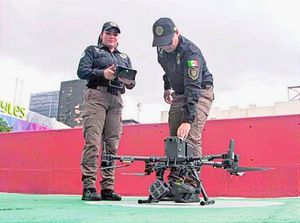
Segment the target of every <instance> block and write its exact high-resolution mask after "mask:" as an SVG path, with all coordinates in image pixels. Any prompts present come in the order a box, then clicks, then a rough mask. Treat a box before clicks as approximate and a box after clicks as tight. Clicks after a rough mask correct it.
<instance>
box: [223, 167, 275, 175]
mask: <svg viewBox="0 0 300 223" xmlns="http://www.w3.org/2000/svg"><path fill="white" fill-rule="evenodd" d="M269 169H271V168H263V167H242V166H238V167H234V168H228V169H226V170H227V171H228V172H229V173H230V174H234V175H242V174H243V173H244V172H248V171H265V170H269ZM241 173H242V174H241Z"/></svg>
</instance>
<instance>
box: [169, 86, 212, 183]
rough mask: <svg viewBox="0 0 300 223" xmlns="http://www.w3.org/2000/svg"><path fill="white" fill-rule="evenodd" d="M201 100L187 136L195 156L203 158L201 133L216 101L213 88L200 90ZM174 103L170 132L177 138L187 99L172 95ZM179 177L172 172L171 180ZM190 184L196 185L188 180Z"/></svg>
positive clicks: (171, 112)
mask: <svg viewBox="0 0 300 223" xmlns="http://www.w3.org/2000/svg"><path fill="white" fill-rule="evenodd" d="M200 95H201V96H200V98H199V101H198V103H197V105H196V107H197V108H196V116H195V120H194V121H193V123H192V124H191V130H190V131H189V134H188V136H187V139H186V141H187V142H188V143H189V144H191V145H192V146H193V155H194V156H201V155H202V140H201V131H202V129H203V127H204V124H205V122H206V120H207V117H208V114H209V111H210V108H211V105H212V101H213V100H214V93H213V87H212V86H211V87H208V88H206V89H201V90H200ZM172 97H173V101H172V104H171V107H170V110H169V119H168V123H169V131H170V136H177V129H178V128H179V126H180V125H181V123H182V120H183V112H184V110H183V105H184V100H185V97H184V95H183V94H181V95H176V94H175V93H173V94H172ZM177 175H178V172H177V171H171V174H170V176H169V179H170V180H174V178H175V179H176V178H177ZM187 181H188V183H191V184H193V185H195V184H194V183H192V182H190V180H187Z"/></svg>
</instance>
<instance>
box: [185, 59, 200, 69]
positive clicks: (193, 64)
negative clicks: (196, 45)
mask: <svg viewBox="0 0 300 223" xmlns="http://www.w3.org/2000/svg"><path fill="white" fill-rule="evenodd" d="M187 66H188V67H198V62H197V60H188V61H187Z"/></svg>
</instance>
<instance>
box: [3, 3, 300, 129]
mask: <svg viewBox="0 0 300 223" xmlns="http://www.w3.org/2000/svg"><path fill="white" fill-rule="evenodd" d="M299 2H300V1H296V0H294V1H291V0H284V1H279V0H277V1H276V0H272V1H264V0H207V1H200V0H198V1H190V0H177V1H176V0H171V1H166V0H158V1H142V0H140V1H138V0H136V1H129V0H119V1H108V0H106V1H6V0H0V74H1V86H0V100H4V101H9V102H13V100H14V98H16V100H15V101H16V103H17V104H21V105H23V106H25V107H28V104H29V97H30V93H37V92H43V91H52V90H59V88H60V82H61V81H65V80H72V79H77V75H76V70H77V66H78V62H79V59H80V57H81V55H82V52H83V50H84V49H85V48H86V47H87V46H88V45H93V44H95V43H96V42H97V39H98V35H99V32H100V30H101V27H102V24H103V23H104V22H106V21H111V20H113V21H115V22H117V23H118V24H119V26H120V28H121V31H122V33H121V36H120V46H119V49H120V51H123V52H125V53H127V54H128V55H129V56H130V58H131V61H132V64H133V67H134V68H135V69H137V70H138V76H137V85H136V88H134V89H133V90H132V91H127V93H126V95H125V97H124V99H125V111H124V118H135V119H137V106H136V105H137V103H139V102H140V103H142V112H141V114H140V121H141V122H148V123H149V122H159V121H160V111H162V110H168V106H167V105H166V104H164V102H163V99H162V95H163V82H162V75H163V71H162V69H161V67H160V66H159V64H158V63H157V57H156V50H155V48H152V47H151V43H152V24H153V23H154V22H155V21H156V20H157V19H158V18H159V17H170V18H172V19H173V21H174V22H175V24H176V25H177V27H178V29H179V31H180V33H181V34H183V35H184V36H186V37H187V38H188V39H190V40H192V41H193V42H194V43H195V44H197V45H198V46H199V48H200V49H201V51H202V53H203V55H204V57H205V59H206V61H207V65H208V68H209V70H210V71H211V73H212V74H213V75H214V85H215V97H216V99H215V101H214V103H213V106H214V107H219V108H221V109H227V108H229V107H230V106H240V107H247V106H248V105H250V104H256V105H258V106H264V105H272V104H273V103H274V102H276V101H286V100H287V87H288V86H295V85H300V29H299V27H300V22H299V21H300V13H299V8H300V3H299ZM17 78H18V79H19V84H18V88H17V91H15V89H16V79H17ZM21 80H22V81H23V85H22V89H21V84H20V83H21ZM15 92H17V93H16V94H15ZM15 95H16V96H15Z"/></svg>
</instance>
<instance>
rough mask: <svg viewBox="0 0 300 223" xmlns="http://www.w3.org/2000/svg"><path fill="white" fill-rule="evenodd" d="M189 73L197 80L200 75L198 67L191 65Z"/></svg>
mask: <svg viewBox="0 0 300 223" xmlns="http://www.w3.org/2000/svg"><path fill="white" fill-rule="evenodd" d="M188 75H189V76H190V78H192V80H196V79H197V78H198V77H199V69H198V68H197V67H189V68H188Z"/></svg>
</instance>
